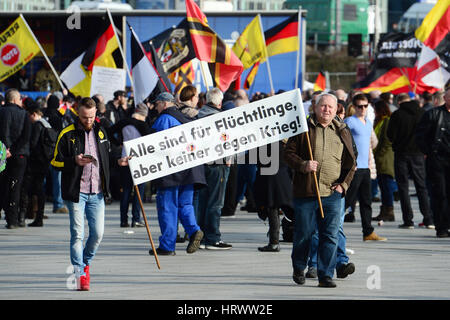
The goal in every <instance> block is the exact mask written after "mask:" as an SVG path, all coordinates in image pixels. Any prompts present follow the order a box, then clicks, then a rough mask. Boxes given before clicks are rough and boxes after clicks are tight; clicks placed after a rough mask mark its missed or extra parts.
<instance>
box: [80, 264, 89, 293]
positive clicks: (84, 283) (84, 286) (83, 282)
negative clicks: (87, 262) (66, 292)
mask: <svg viewBox="0 0 450 320" xmlns="http://www.w3.org/2000/svg"><path fill="white" fill-rule="evenodd" d="M84 273H85V274H84V275H82V276H80V282H79V286H78V291H89V281H90V278H91V277H90V275H89V266H86V267H84Z"/></svg>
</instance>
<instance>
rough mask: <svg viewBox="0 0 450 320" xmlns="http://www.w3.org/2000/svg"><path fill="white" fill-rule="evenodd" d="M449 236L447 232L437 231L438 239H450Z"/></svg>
mask: <svg viewBox="0 0 450 320" xmlns="http://www.w3.org/2000/svg"><path fill="white" fill-rule="evenodd" d="M449 236H450V234H449V233H448V231H447V230H439V231H436V237H438V238H448V237H449Z"/></svg>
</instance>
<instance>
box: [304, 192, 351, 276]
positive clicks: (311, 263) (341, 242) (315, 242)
mask: <svg viewBox="0 0 450 320" xmlns="http://www.w3.org/2000/svg"><path fill="white" fill-rule="evenodd" d="M344 218H345V198H342V199H341V220H340V224H339V234H338V248H337V255H336V269H338V268H339V267H340V266H342V265H346V264H347V263H348V260H349V258H348V256H347V254H346V253H345V247H346V244H347V237H346V236H345V233H344ZM318 247H319V232H318V230H317V228H316V230H315V231H314V234H313V236H312V239H311V249H310V252H309V260H308V267H309V268H311V267H312V268H316V269H317V250H318Z"/></svg>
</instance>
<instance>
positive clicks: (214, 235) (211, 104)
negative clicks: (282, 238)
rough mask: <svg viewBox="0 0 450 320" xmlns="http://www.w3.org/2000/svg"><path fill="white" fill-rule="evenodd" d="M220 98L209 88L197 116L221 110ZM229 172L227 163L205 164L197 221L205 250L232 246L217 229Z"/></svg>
mask: <svg viewBox="0 0 450 320" xmlns="http://www.w3.org/2000/svg"><path fill="white" fill-rule="evenodd" d="M222 100H223V93H222V91H220V90H219V89H218V88H213V89H211V90H209V91H208V92H207V93H206V104H205V105H203V107H202V108H201V109H200V111H199V113H198V118H199V119H201V118H204V117H208V116H211V115H213V114H216V113H219V112H221V111H222V110H221V109H222ZM229 173H230V165H229V164H219V163H217V162H215V163H212V164H206V165H205V178H206V183H207V187H206V188H203V189H201V190H200V193H199V199H198V212H197V221H198V224H199V225H200V228H201V229H202V230H203V232H204V233H205V237H204V245H205V249H207V250H229V249H231V247H232V245H231V244H228V243H225V242H223V241H222V239H221V234H220V230H219V227H220V216H221V213H222V207H223V205H224V201H225V190H226V185H227V181H228V175H229Z"/></svg>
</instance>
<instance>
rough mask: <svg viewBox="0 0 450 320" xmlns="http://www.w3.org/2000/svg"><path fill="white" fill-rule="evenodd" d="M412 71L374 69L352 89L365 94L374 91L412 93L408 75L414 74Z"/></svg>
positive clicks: (404, 69) (405, 69) (410, 69)
mask: <svg viewBox="0 0 450 320" xmlns="http://www.w3.org/2000/svg"><path fill="white" fill-rule="evenodd" d="M402 69H403V70H402ZM413 69H414V68H393V69H390V70H386V69H378V68H376V69H374V70H372V72H370V73H369V74H368V75H367V77H366V78H365V79H364V80H362V81H360V82H358V83H357V84H355V85H354V86H353V87H354V88H355V89H358V90H360V91H362V92H365V93H368V92H371V91H375V90H379V91H381V92H392V93H393V94H399V93H402V92H409V91H412V86H411V83H410V81H409V79H410V78H412V77H410V74H411V73H413V72H414V70H413Z"/></svg>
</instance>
